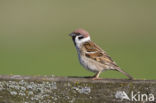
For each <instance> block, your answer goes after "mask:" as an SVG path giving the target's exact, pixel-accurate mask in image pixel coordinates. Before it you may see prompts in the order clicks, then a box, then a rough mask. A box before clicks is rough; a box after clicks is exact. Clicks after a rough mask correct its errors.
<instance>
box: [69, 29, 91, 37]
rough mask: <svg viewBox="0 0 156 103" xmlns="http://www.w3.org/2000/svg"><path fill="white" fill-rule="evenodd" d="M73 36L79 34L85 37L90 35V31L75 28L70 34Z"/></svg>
mask: <svg viewBox="0 0 156 103" xmlns="http://www.w3.org/2000/svg"><path fill="white" fill-rule="evenodd" d="M69 35H70V36H71V37H73V36H78V35H82V36H83V37H85V38H86V37H88V36H89V33H88V32H87V31H86V30H84V29H76V30H74V31H73V32H72V33H71V34H69Z"/></svg>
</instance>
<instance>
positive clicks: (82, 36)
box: [69, 29, 90, 46]
mask: <svg viewBox="0 0 156 103" xmlns="http://www.w3.org/2000/svg"><path fill="white" fill-rule="evenodd" d="M69 36H71V37H72V39H73V42H74V44H75V45H77V46H80V45H81V44H82V43H84V42H87V41H89V40H90V35H89V33H88V32H87V31H86V30H84V29H76V30H74V31H73V32H72V33H70V34H69Z"/></svg>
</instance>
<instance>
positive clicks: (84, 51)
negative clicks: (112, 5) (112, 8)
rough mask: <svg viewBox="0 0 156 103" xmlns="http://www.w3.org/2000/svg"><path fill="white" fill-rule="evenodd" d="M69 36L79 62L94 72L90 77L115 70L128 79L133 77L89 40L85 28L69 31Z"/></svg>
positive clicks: (95, 78) (96, 77)
mask: <svg viewBox="0 0 156 103" xmlns="http://www.w3.org/2000/svg"><path fill="white" fill-rule="evenodd" d="M69 36H71V37H72V40H73V42H74V45H75V47H76V50H77V54H78V58H79V62H80V64H81V65H82V66H83V67H84V68H86V69H87V70H89V71H91V72H94V73H95V75H94V76H92V77H90V78H92V79H93V80H97V79H100V78H99V75H100V74H101V73H102V72H104V71H106V70H115V71H119V72H121V73H123V74H124V75H126V76H127V77H128V78H129V79H131V80H132V79H133V77H132V76H131V75H129V74H128V73H126V72H124V71H123V70H122V69H120V67H119V66H118V65H117V64H116V63H115V62H114V61H113V60H112V58H111V57H110V56H108V54H107V53H106V52H105V51H104V50H102V49H101V48H100V47H99V46H98V45H96V44H95V43H94V42H92V41H91V38H90V35H89V33H88V32H87V31H86V30H84V29H76V30H75V31H73V32H72V33H70V34H69Z"/></svg>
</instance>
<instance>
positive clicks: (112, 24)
mask: <svg viewBox="0 0 156 103" xmlns="http://www.w3.org/2000/svg"><path fill="white" fill-rule="evenodd" d="M76 28H84V29H86V30H88V31H89V32H90V34H91V38H92V40H93V41H94V42H96V44H98V45H99V46H100V47H102V48H103V49H104V50H105V51H106V52H107V53H108V54H109V55H110V56H111V57H112V58H113V59H114V60H115V61H116V62H117V64H118V65H119V66H120V67H121V68H123V70H125V71H126V72H128V73H129V74H131V75H132V76H134V77H135V78H138V79H142V78H146V79H156V65H155V62H156V1H155V0H78V1H75V0H0V74H20V75H52V74H53V75H57V76H89V75H93V73H91V72H89V71H87V70H85V69H83V67H82V66H80V64H79V62H78V59H77V53H76V49H75V47H74V45H73V42H72V40H71V38H70V37H69V36H68V34H69V33H71V32H72V31H73V30H75V29H76ZM101 77H104V78H126V77H125V76H124V75H122V74H121V73H118V72H115V71H106V72H104V73H102V75H101Z"/></svg>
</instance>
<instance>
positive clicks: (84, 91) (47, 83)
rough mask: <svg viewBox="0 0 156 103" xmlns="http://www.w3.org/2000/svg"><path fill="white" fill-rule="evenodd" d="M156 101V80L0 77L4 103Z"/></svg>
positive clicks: (148, 102)
mask: <svg viewBox="0 0 156 103" xmlns="http://www.w3.org/2000/svg"><path fill="white" fill-rule="evenodd" d="M132 94H133V96H135V98H134V97H133V98H132ZM126 95H127V96H126ZM155 98H156V81H155V80H133V81H132V80H126V79H125V80H121V79H103V80H90V79H88V78H79V77H53V76H19V75H9V76H7V75H0V103H135V102H136V103H155V102H156V99H155ZM136 100H137V101H136ZM151 101H152V102H151Z"/></svg>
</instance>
